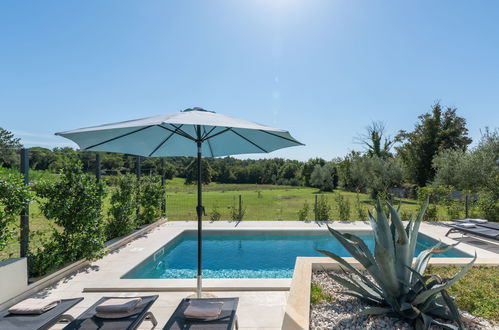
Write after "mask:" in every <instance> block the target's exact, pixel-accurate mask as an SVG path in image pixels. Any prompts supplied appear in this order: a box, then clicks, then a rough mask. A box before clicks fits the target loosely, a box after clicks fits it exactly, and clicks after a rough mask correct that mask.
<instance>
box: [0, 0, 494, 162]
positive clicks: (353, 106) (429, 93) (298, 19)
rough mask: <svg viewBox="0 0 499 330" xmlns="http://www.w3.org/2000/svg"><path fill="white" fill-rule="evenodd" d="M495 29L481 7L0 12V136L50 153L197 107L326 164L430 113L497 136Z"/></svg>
mask: <svg viewBox="0 0 499 330" xmlns="http://www.w3.org/2000/svg"><path fill="white" fill-rule="evenodd" d="M498 17H499V2H498V1H493V0H489V1H479V2H475V1H455V0H453V1H450V0H449V1H412V2H408V1H368V0H365V1H346V0H345V1H336V0H287V1H286V0H245V1H242V0H241V1H236V0H210V1H204V0H198V1H187V0H183V1H153V0H151V1H125V0H115V1H100V0H99V1H97V0H94V1H91V0H87V1H70V0H61V1H8V0H6V1H1V2H0V31H1V32H0V113H1V121H0V127H3V128H6V129H8V130H11V131H13V132H14V133H15V134H16V136H18V137H21V138H22V140H23V142H24V143H26V145H28V146H33V145H40V146H49V147H53V146H62V145H66V144H68V142H67V140H65V139H63V138H59V137H54V136H53V133H55V132H58V131H64V130H69V129H74V128H79V127H84V126H91V125H98V124H104V123H109V122H115V121H122V120H128V119H135V118H141V117H146V116H151V115H156V114H161V113H170V112H176V111H179V110H182V109H185V108H188V107H193V106H201V107H204V108H206V109H210V110H214V111H216V112H220V113H223V114H226V115H230V116H234V117H239V118H243V119H247V120H252V121H257V122H261V123H264V124H268V125H272V126H276V127H279V128H284V129H287V130H289V131H290V132H291V134H292V135H293V136H294V137H296V138H297V139H299V140H300V141H302V142H304V143H305V144H306V146H305V147H296V148H289V149H284V150H282V151H278V152H274V153H272V154H270V156H272V157H273V156H279V157H286V158H292V159H301V160H304V159H308V158H310V157H316V156H320V157H323V158H326V159H331V158H333V157H337V156H342V155H344V154H346V153H347V152H349V151H350V150H352V149H360V148H361V147H360V146H359V145H356V144H355V143H354V137H355V135H357V134H358V133H359V132H362V131H363V129H364V127H365V126H367V125H368V124H369V123H370V122H371V121H372V120H380V121H383V122H385V124H386V127H387V130H388V132H389V133H390V134H391V135H395V134H396V132H397V131H398V130H399V129H411V128H412V127H413V126H414V124H415V123H416V121H417V116H418V115H420V114H422V113H423V112H426V111H429V110H430V107H431V105H432V104H433V103H434V102H435V101H436V100H440V101H441V104H443V105H449V106H452V107H457V108H458V114H459V115H461V116H464V117H465V118H466V119H467V121H468V128H469V130H470V136H471V137H472V138H473V139H474V140H478V138H479V137H480V129H483V128H484V127H485V126H490V127H497V126H499V125H498V124H499V20H498ZM258 157H261V155H259V156H258Z"/></svg>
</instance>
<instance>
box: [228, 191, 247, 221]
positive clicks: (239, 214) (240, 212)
mask: <svg viewBox="0 0 499 330" xmlns="http://www.w3.org/2000/svg"><path fill="white" fill-rule="evenodd" d="M242 204H243V203H242V200H241V202H240V203H239V204H238V205H237V206H236V197H235V196H234V201H233V203H232V206H231V207H230V218H231V219H232V221H242V220H243V218H244V214H245V213H246V208H245V207H243V205H242Z"/></svg>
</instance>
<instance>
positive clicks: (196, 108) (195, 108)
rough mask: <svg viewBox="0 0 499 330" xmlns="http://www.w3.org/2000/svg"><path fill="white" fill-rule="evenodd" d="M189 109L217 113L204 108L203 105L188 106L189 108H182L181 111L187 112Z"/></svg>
mask: <svg viewBox="0 0 499 330" xmlns="http://www.w3.org/2000/svg"><path fill="white" fill-rule="evenodd" d="M187 111H204V112H212V113H215V111H210V110H206V109H203V108H201V107H194V108H188V109H185V110H182V111H181V112H187Z"/></svg>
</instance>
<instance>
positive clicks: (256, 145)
mask: <svg viewBox="0 0 499 330" xmlns="http://www.w3.org/2000/svg"><path fill="white" fill-rule="evenodd" d="M229 130H230V131H231V132H232V133H234V134H236V135H237V136H239V137H240V138H243V139H245V140H246V141H248V142H249V143H251V144H252V145H254V146H255V147H257V148H258V149H260V150H262V151H263V152H265V153H268V151H267V150H265V149H263V148H262V147H260V146H259V145H258V144H256V143H255V142H253V141H251V140H250V139H248V138H247V137H245V136H243V135H241V134H240V133H238V132H236V131H234V130H233V129H232V128H229Z"/></svg>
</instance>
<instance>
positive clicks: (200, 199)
mask: <svg viewBox="0 0 499 330" xmlns="http://www.w3.org/2000/svg"><path fill="white" fill-rule="evenodd" d="M200 135H201V130H200V128H199V126H198V141H197V145H198V159H197V164H198V173H197V174H198V205H197V207H196V211H197V214H198V275H197V290H196V294H197V297H198V298H201V295H202V283H201V281H202V276H203V270H202V269H203V268H202V263H201V261H202V241H203V233H202V231H203V225H202V224H203V221H202V220H203V196H202V193H203V192H202V189H201V184H202V183H201V143H202V142H201V141H200Z"/></svg>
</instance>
